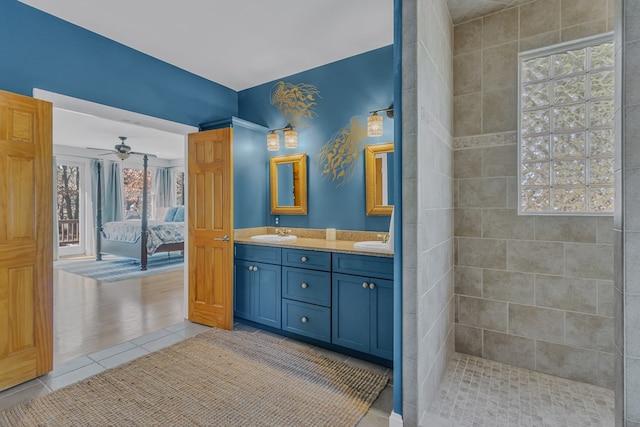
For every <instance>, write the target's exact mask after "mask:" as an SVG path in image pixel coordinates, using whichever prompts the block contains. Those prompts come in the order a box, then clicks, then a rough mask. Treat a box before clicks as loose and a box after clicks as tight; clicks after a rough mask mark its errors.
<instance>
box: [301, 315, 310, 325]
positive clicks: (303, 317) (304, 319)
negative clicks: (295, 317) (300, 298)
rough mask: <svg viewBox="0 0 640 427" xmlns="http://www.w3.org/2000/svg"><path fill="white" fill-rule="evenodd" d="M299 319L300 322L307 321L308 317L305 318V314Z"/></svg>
mask: <svg viewBox="0 0 640 427" xmlns="http://www.w3.org/2000/svg"><path fill="white" fill-rule="evenodd" d="M300 321H301V322H302V323H307V322H308V321H309V319H307V316H302V319H300Z"/></svg>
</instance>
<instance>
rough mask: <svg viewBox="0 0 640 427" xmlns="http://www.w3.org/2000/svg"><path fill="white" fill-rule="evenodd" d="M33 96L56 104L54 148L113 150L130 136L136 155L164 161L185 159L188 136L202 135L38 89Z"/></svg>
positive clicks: (184, 127)
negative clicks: (141, 154)
mask: <svg viewBox="0 0 640 427" xmlns="http://www.w3.org/2000/svg"><path fill="white" fill-rule="evenodd" d="M33 96H34V98H38V99H42V100H45V101H49V102H51V103H52V104H53V107H54V108H53V143H54V145H64V146H70V147H78V148H82V149H84V148H86V147H95V148H104V149H108V150H111V149H113V147H114V146H115V145H116V144H118V143H119V142H120V141H119V139H118V136H126V137H128V138H129V139H128V140H127V144H128V145H130V146H131V147H132V148H133V150H134V151H138V152H144V153H149V154H154V155H156V156H158V158H160V159H182V158H184V157H185V140H186V135H188V134H189V133H194V132H197V131H198V128H196V127H194V126H189V125H185V124H182V123H176V122H172V121H169V120H165V119H159V118H157V117H152V116H147V115H145V114H140V113H135V112H132V111H126V110H122V109H119V108H115V107H110V106H107V105H102V104H97V103H95V102H91V101H86V100H82V99H78V98H73V97H70V96H66V95H62V94H58V93H54V92H49V91H46V90H42V89H38V88H36V89H34V90H33ZM97 153H99V152H96V154H97Z"/></svg>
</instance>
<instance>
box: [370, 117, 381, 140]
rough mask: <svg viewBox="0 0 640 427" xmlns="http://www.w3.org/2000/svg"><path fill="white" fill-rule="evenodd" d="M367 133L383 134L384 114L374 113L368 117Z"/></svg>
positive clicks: (372, 134) (371, 134) (373, 134)
mask: <svg viewBox="0 0 640 427" xmlns="http://www.w3.org/2000/svg"><path fill="white" fill-rule="evenodd" d="M367 135H368V136H382V116H381V115H379V114H378V113H373V114H371V115H370V116H369V117H368V118H367Z"/></svg>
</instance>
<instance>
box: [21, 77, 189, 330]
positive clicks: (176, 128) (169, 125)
mask: <svg viewBox="0 0 640 427" xmlns="http://www.w3.org/2000/svg"><path fill="white" fill-rule="evenodd" d="M33 97H34V98H37V99H42V100H44V101H49V102H51V103H52V104H53V108H54V110H55V109H56V108H61V109H65V110H69V111H73V112H77V113H81V114H89V115H92V116H96V117H99V118H103V119H107V120H113V121H117V122H121V121H125V120H126V121H129V122H130V123H138V124H139V126H141V127H147V128H151V129H157V130H161V131H164V132H169V133H174V134H178V135H181V136H182V137H183V138H184V158H185V161H186V159H188V154H189V153H188V151H189V147H188V135H189V134H190V133H194V132H198V131H199V129H198V128H197V127H195V126H190V125H185V124H182V123H177V122H172V121H170V120H165V119H160V118H157V117H153V116H148V115H145V114H140V113H135V112H133V111H128V110H123V109H120V108H116V107H111V106H108V105H104V104H98V103H95V102H91V101H86V100H84V99H79V98H73V97H71V96H67V95H63V94H59V93H55V92H49V91H47V90H43V89H39V88H34V89H33ZM54 121H55V119H54ZM54 126H55V123H54ZM188 188H189V181H188V178H187V176H186V174H185V178H184V191H185V194H184V199H185V200H184V203H185V209H187V206H188V203H189V194H188ZM52 221H53V219H52ZM184 225H185V227H188V226H189V223H188V212H185V224H184ZM188 239H189V237H188V236H187V235H186V234H185V251H184V259H185V260H188V259H189V251H188V246H189V242H188ZM188 303H189V269H188V268H185V269H184V295H183V307H182V315H183V317H184V318H185V319H186V318H187V314H188Z"/></svg>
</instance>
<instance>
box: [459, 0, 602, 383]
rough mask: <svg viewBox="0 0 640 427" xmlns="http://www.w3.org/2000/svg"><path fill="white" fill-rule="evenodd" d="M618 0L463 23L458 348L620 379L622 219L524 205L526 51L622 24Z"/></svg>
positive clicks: (549, 6) (564, 1) (539, 5)
mask: <svg viewBox="0 0 640 427" xmlns="http://www.w3.org/2000/svg"><path fill="white" fill-rule="evenodd" d="M613 21H614V17H613V0H606V1H605V0H538V1H534V2H531V3H527V4H524V5H522V6H519V7H513V8H509V9H506V10H504V11H501V12H499V13H495V14H492V15H488V16H485V17H483V18H479V19H475V20H473V21H469V22H466V23H462V24H459V25H457V26H455V28H454V150H455V157H454V177H455V190H456V197H455V203H456V209H455V236H456V241H457V249H456V267H455V294H456V328H455V341H456V351H459V352H463V353H468V354H472V355H475V356H480V357H485V358H488V359H492V360H497V361H500V362H505V363H509V364H512V365H516V366H520V367H524V368H529V369H534V370H537V371H541V372H545V373H549V374H553V375H558V376H561V377H565V378H569V379H574V380H579V381H584V382H587V383H591V384H597V385H601V386H605V387H609V388H612V387H613V377H614V373H613V370H614V369H613V365H614V364H613V360H614V359H613V337H614V334H613V315H614V313H613V220H612V218H611V217H576V216H573V217H568V216H562V217H551V216H518V215H517V181H516V175H517V147H516V130H517V88H516V87H517V54H518V52H520V51H525V50H530V49H534V48H538V47H542V46H547V45H553V44H556V43H559V42H562V41H569V40H574V39H577V38H582V37H586V36H590V35H595V34H600V33H603V32H606V31H610V30H612V29H613Z"/></svg>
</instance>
